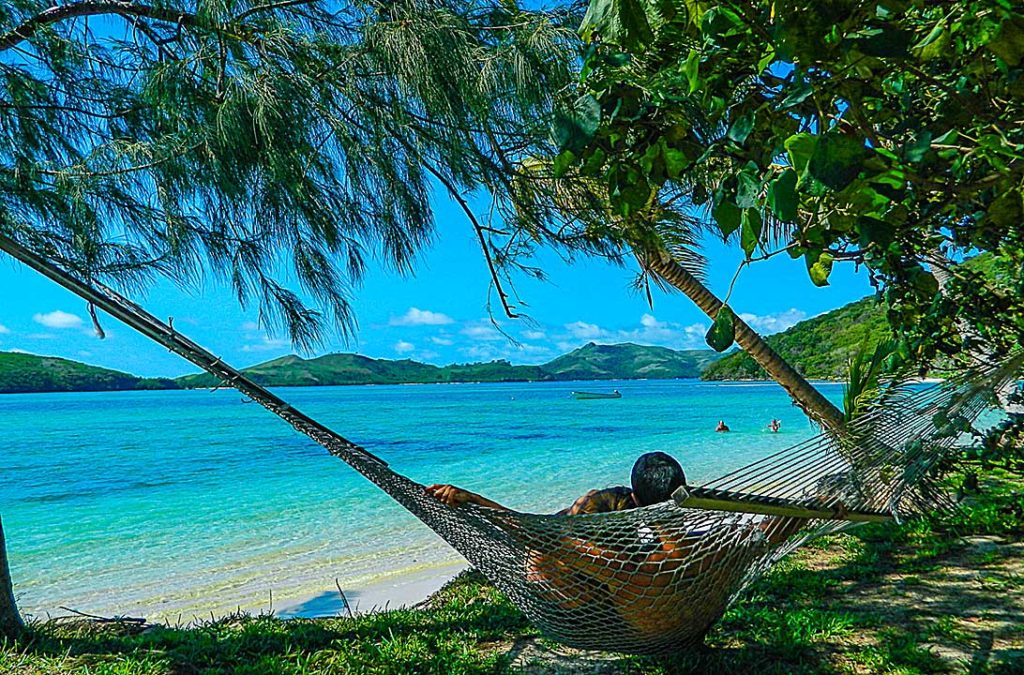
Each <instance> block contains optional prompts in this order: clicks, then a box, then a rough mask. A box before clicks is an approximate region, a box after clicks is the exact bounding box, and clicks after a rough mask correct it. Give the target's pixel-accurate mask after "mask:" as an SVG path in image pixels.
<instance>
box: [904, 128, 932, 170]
mask: <svg viewBox="0 0 1024 675" xmlns="http://www.w3.org/2000/svg"><path fill="white" fill-rule="evenodd" d="M931 146H932V135H931V132H929V131H927V130H925V131H922V132H921V133H919V134H918V135H917V138H915V139H914V140H913V141H912V142H911V143H907V145H906V146H904V148H903V155H904V156H905V157H906V158H907V161H908V162H912V163H915V164H916V163H917V162H920V161H921V160H922V159H924V155H925V153H926V152H928V149H929V148H930V147H931Z"/></svg>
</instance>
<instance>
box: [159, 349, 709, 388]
mask: <svg viewBox="0 0 1024 675" xmlns="http://www.w3.org/2000/svg"><path fill="white" fill-rule="evenodd" d="M716 358H718V354H715V353H714V352H712V351H710V350H706V349H705V350H691V351H685V352H678V351H675V350H672V349H668V348H666V347H644V346H641V345H635V344H628V343H627V344H619V345H595V344H593V343H590V344H587V345H584V346H583V347H580V348H579V349H577V350H575V351H572V352H569V353H568V354H565V355H564V356H560V357H558V358H557V359H555V360H554V361H551V362H550V363H546V364H544V365H541V366H514V365H512V364H511V363H509V362H508V361H504V360H499V361H491V362H489V363H466V364H452V365H449V366H432V365H429V364H425V363H419V362H417V361H410V360H408V359H406V360H402V361H389V360H386V359H372V358H369V357H367V356H360V355H358V354H327V355H326V356H320V357H317V358H315V359H303V358H301V357H298V356H294V355H292V356H284V357H281V358H279V359H274V360H273V361H267V362H266V363H261V364H259V365H256V366H252V367H250V368H246V369H245V370H244V372H245V374H246V375H248V376H250V377H252V378H253V379H254V380H255V381H257V382H259V383H260V384H263V385H266V386H275V387H287V386H311V385H342V384H403V383H432V382H525V381H531V382H532V381H544V380H615V379H642V378H649V379H666V378H681V377H699V376H700V372H701V370H702V368H703V367H704V365H706V364H707V363H709V362H710V361H712V360H714V359H716ZM177 383H178V384H179V385H180V386H182V387H184V388H199V387H213V386H217V384H218V383H217V382H216V381H215V380H214V378H213V377H212V376H210V375H206V374H197V375H186V376H185V377H180V378H178V379H177Z"/></svg>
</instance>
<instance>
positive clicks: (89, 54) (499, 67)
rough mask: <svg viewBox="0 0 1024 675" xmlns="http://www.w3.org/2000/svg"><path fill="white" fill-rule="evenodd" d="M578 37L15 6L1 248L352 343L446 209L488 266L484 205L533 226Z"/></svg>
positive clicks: (219, 9)
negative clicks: (519, 201) (11, 241)
mask: <svg viewBox="0 0 1024 675" xmlns="http://www.w3.org/2000/svg"><path fill="white" fill-rule="evenodd" d="M577 20H578V17H577V16H576V15H575V14H574V13H573V11H572V10H564V11H558V12H545V11H526V10H522V9H520V8H518V7H516V6H515V4H514V3H512V2H498V1H497V0H468V1H464V0H398V1H397V2H380V3H374V2H345V3H337V2H321V1H319V0H280V1H277V2H274V1H273V0H270V1H267V2H261V1H260V0H169V1H165V0H152V1H151V2H144V1H143V0H139V1H121V0H71V1H70V2H66V3H65V4H61V5H57V6H51V5H50V3H49V2H48V1H42V0H13V1H11V2H5V3H4V4H3V5H2V6H0V232H3V233H5V234H7V235H9V236H14V237H16V238H17V239H19V240H20V241H21V242H22V243H24V244H26V245H29V246H31V247H32V248H34V249H36V250H39V251H41V252H44V253H45V254H46V255H48V256H50V257H51V258H53V259H55V260H57V261H59V262H60V263H62V264H63V265H65V266H67V267H69V268H71V269H73V270H74V271H76V272H77V273H79V274H81V275H83V276H84V277H85V278H88V279H97V280H103V281H106V282H108V283H114V284H116V285H118V286H120V287H122V288H124V287H128V289H129V290H137V289H138V286H139V285H141V284H143V283H144V282H146V281H148V280H150V279H152V278H153V277H154V276H157V275H158V274H163V275H168V276H170V277H172V278H174V279H175V280H176V281H178V282H180V283H183V284H194V283H197V282H198V281H200V280H201V279H202V278H203V277H204V276H206V275H208V274H213V275H215V276H218V277H221V278H223V279H225V280H226V281H227V282H229V283H230V284H231V286H232V287H233V288H234V290H235V292H236V293H237V295H238V298H239V301H240V302H242V303H243V304H246V303H254V304H255V305H256V306H257V307H258V310H259V314H260V319H261V321H262V322H263V323H265V324H267V325H276V326H285V327H287V328H288V330H289V333H290V336H291V338H292V339H293V340H294V341H295V342H297V343H299V344H300V345H306V346H308V345H310V344H313V343H315V342H316V341H317V340H318V339H320V338H321V337H322V336H323V331H324V329H325V328H327V327H328V326H330V325H332V324H333V325H337V326H340V327H341V329H342V331H343V332H344V331H347V330H348V329H350V327H351V326H352V321H353V317H352V314H351V309H350V306H349V303H348V298H349V297H350V295H349V294H350V287H351V285H352V284H353V283H355V282H357V281H358V280H359V278H360V276H361V274H362V273H363V271H364V269H365V267H366V265H367V264H368V261H369V260H370V259H371V258H374V257H376V258H379V260H380V262H382V263H383V264H385V265H388V266H391V267H392V268H395V269H397V270H399V271H408V270H409V269H410V265H411V262H412V260H413V258H414V255H415V254H416V252H417V250H419V249H420V248H422V247H423V246H424V245H425V244H426V243H428V242H429V241H430V239H431V237H432V234H433V228H434V222H433V218H432V214H431V205H430V199H431V190H432V189H433V188H435V187H437V186H440V187H441V188H442V189H443V190H444V191H446V192H448V193H449V194H450V195H451V196H453V197H455V198H456V199H457V200H458V201H459V202H460V203H461V204H463V205H464V207H465V208H466V210H467V215H469V216H470V219H471V221H472V224H473V225H474V226H475V227H476V228H477V233H478V234H479V235H480V238H481V243H482V244H483V245H484V247H485V251H487V252H488V254H489V255H490V254H491V253H493V249H492V247H491V246H490V245H489V244H488V243H487V238H486V235H485V232H486V231H487V225H486V224H485V221H483V220H482V219H478V218H477V217H476V216H475V215H474V214H473V211H472V209H471V206H472V205H473V204H474V203H477V202H479V201H481V200H480V195H485V196H487V197H488V198H489V199H488V200H487V201H493V203H494V204H497V205H499V207H498V208H499V209H500V210H501V211H502V213H505V214H509V215H511V217H513V218H518V217H520V216H518V215H516V214H518V213H523V214H524V216H523V217H531V216H530V214H529V210H528V209H516V208H514V207H513V206H512V205H511V204H510V202H509V199H510V198H511V197H512V196H513V195H512V194H511V187H510V186H511V182H512V179H511V176H513V175H514V174H515V172H516V170H517V168H516V167H517V166H518V165H519V163H520V162H521V161H522V160H523V158H526V157H530V156H537V155H543V154H546V148H545V147H544V146H546V145H547V144H548V143H549V141H548V136H549V134H548V128H549V120H550V116H551V111H552V110H553V109H554V107H555V102H554V101H555V99H556V98H557V96H558V95H559V92H560V91H562V90H563V89H565V88H567V86H568V85H569V84H570V83H571V81H572V79H573V77H574V76H573V72H572V65H573V59H574V58H575V52H574V50H575V49H576V44H577V42H578V40H577V38H576V37H575V34H574V32H573V29H574V26H575V25H576V22H577ZM534 217H539V216H536V215H535V216H534ZM528 229H529V231H532V232H538V231H542V230H543V229H544V226H534V227H530V228H528ZM491 262H492V269H493V268H494V267H495V266H498V267H500V264H501V261H500V260H498V261H491ZM497 279H498V276H497V275H495V280H497ZM499 290H500V289H499ZM308 300H311V301H312V302H308Z"/></svg>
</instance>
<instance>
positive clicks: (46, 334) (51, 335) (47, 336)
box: [25, 333, 57, 340]
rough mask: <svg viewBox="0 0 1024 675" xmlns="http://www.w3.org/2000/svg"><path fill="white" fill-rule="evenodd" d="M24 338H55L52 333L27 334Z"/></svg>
mask: <svg viewBox="0 0 1024 675" xmlns="http://www.w3.org/2000/svg"><path fill="white" fill-rule="evenodd" d="M25 337H27V338H28V339H30V340H53V339H55V338H56V337H57V336H56V335H54V334H53V333H29V334H28V335H26V336H25Z"/></svg>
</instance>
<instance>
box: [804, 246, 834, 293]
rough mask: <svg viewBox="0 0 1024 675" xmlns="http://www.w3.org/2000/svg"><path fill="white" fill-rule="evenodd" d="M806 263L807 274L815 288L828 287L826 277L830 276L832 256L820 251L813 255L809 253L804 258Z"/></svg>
mask: <svg viewBox="0 0 1024 675" xmlns="http://www.w3.org/2000/svg"><path fill="white" fill-rule="evenodd" d="M804 260H805V261H807V273H808V274H809V275H810V277H811V283H813V284H814V285H815V286H828V277H829V275H830V274H832V256H831V255H830V254H829V253H826V252H824V251H822V252H821V253H818V254H817V255H815V254H814V253H812V252H811V251H808V252H807V255H806V256H804Z"/></svg>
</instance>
